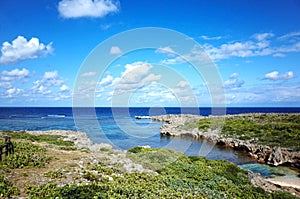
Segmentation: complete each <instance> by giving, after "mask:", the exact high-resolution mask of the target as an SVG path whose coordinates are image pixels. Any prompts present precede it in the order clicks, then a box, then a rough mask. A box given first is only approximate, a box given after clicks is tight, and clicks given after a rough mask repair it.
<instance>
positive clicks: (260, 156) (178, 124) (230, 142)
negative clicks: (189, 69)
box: [141, 113, 300, 169]
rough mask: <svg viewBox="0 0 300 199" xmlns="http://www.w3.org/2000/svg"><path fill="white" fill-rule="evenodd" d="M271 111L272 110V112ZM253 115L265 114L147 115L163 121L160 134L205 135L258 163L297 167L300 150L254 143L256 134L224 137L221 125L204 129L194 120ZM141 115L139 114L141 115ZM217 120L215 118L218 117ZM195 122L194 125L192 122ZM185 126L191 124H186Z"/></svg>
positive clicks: (299, 160)
mask: <svg viewBox="0 0 300 199" xmlns="http://www.w3.org/2000/svg"><path fill="white" fill-rule="evenodd" d="M272 114H274V113H272ZM252 115H256V116H259V115H266V114H263V113H249V114H234V115H224V116H198V115H189V114H181V115H162V116H151V117H149V119H152V120H154V121H159V122H162V123H163V125H162V127H161V128H160V134H161V135H162V136H174V137H189V138H192V139H195V140H199V139H205V140H207V141H209V142H211V143H213V144H217V145H224V146H227V147H230V148H233V149H234V150H242V151H245V152H247V153H248V154H249V156H251V157H252V158H254V159H256V160H257V162H258V163H263V164H267V165H270V166H279V165H285V166H290V167H295V168H297V169H300V152H299V151H291V150H290V149H288V148H284V147H279V146H274V147H270V146H268V145H257V144H253V143H252V141H255V139H256V138H252V139H251V140H241V139H238V138H232V137H225V136H223V135H221V133H220V132H221V129H220V128H216V129H210V128H209V129H207V130H205V131H202V130H199V129H198V126H197V123H198V121H199V120H201V119H207V118H213V119H216V120H219V123H220V121H221V123H220V124H221V125H222V124H223V123H222V120H224V119H225V118H235V117H243V116H252ZM141 119H142V118H141ZM217 122H218V121H217ZM193 124H196V125H193ZM186 126H190V127H187V128H186Z"/></svg>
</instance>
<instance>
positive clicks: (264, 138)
mask: <svg viewBox="0 0 300 199" xmlns="http://www.w3.org/2000/svg"><path fill="white" fill-rule="evenodd" d="M213 123H214V121H213V119H212V118H205V119H201V120H199V123H198V128H199V130H201V131H206V130H208V129H209V128H212V124H213ZM221 135H223V136H225V137H233V138H238V139H241V140H251V141H252V142H253V143H254V144H261V145H269V146H280V147H286V148H289V149H291V150H295V151H299V150H300V114H249V115H242V116H235V117H228V118H225V120H224V122H223V124H222V128H221Z"/></svg>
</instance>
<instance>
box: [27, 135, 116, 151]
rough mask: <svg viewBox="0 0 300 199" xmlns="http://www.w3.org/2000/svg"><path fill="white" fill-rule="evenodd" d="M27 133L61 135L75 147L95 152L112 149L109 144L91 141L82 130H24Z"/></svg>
mask: <svg viewBox="0 0 300 199" xmlns="http://www.w3.org/2000/svg"><path fill="white" fill-rule="evenodd" d="M26 133H28V134H33V135H41V134H49V135H60V136H63V137H64V138H63V140H64V141H71V142H73V143H74V144H75V146H76V147H77V149H88V150H89V151H93V152H97V151H100V150H102V149H112V146H111V145H110V144H106V143H100V144H95V143H93V142H92V141H91V140H90V139H89V137H88V136H87V134H86V133H83V132H75V131H68V130H48V131H26Z"/></svg>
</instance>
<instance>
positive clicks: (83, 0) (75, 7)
mask: <svg viewBox="0 0 300 199" xmlns="http://www.w3.org/2000/svg"><path fill="white" fill-rule="evenodd" d="M58 11H59V13H60V15H61V16H62V17H64V18H78V17H104V16H106V15H108V14H110V13H116V12H118V11H119V2H118V1H112V0H62V1H60V2H59V3H58Z"/></svg>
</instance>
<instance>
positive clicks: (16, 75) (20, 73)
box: [0, 68, 30, 81]
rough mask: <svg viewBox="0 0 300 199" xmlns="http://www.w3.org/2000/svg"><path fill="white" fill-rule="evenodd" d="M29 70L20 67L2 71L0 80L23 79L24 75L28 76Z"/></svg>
mask: <svg viewBox="0 0 300 199" xmlns="http://www.w3.org/2000/svg"><path fill="white" fill-rule="evenodd" d="M29 73H30V72H29V70H27V69H26V68H23V69H22V70H20V69H17V68H16V69H14V70H11V71H6V70H5V71H2V72H1V74H0V79H1V80H2V81H14V80H21V79H24V78H25V77H28V76H29Z"/></svg>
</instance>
